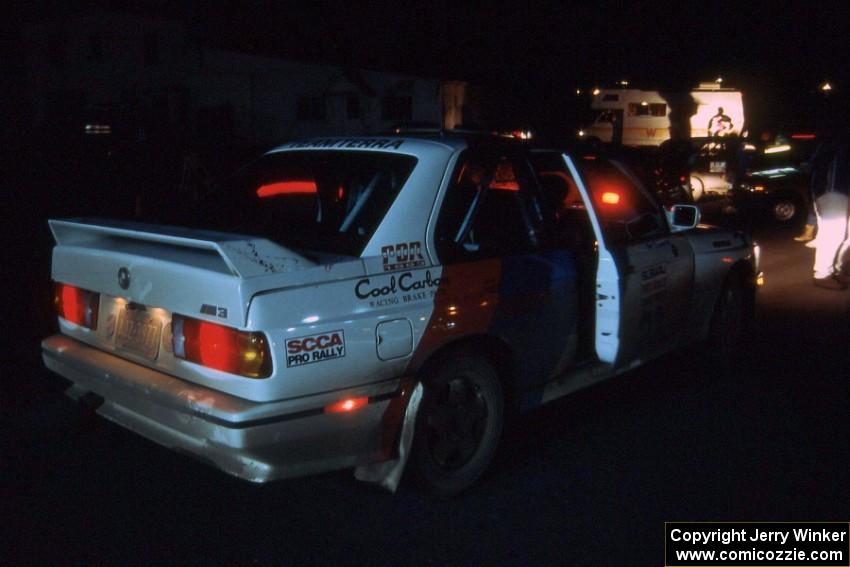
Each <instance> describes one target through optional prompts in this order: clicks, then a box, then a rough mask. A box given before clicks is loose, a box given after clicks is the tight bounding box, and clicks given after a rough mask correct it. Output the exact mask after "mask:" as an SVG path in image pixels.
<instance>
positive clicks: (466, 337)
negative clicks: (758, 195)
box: [42, 133, 759, 494]
mask: <svg viewBox="0 0 850 567" xmlns="http://www.w3.org/2000/svg"><path fill="white" fill-rule="evenodd" d="M205 201H207V202H206V203H204V204H203V207H205V208H201V204H199V208H198V211H196V213H197V215H196V216H197V217H200V220H201V221H202V222H205V223H206V224H205V225H204V226H205V227H206V228H207V229H196V228H187V227H186V226H166V225H157V224H142V223H131V222H120V221H103V220H90V219H76V220H51V221H50V227H51V229H52V231H53V235H54V237H55V240H56V247H55V248H54V250H53V264H52V276H53V279H54V281H55V282H56V283H55V301H56V306H57V310H58V314H59V329H60V334H57V335H55V336H52V337H49V338H47V339H45V340H44V342H43V344H42V346H43V357H44V362H45V364H46V365H47V367H48V368H50V369H51V370H53V371H55V372H57V373H58V374H60V375H62V376H64V377H65V378H67V379H68V380H70V381H71V382H72V385H71V386H70V388H69V390H68V394H69V395H70V396H71V397H72V398H78V399H79V398H83V399H85V400H88V401H90V402H93V403H94V404H95V406H96V407H97V408H98V412H99V413H100V414H102V415H103V416H104V417H106V418H108V419H110V420H112V421H114V422H116V423H118V424H120V425H122V426H124V427H127V428H128V429H131V430H133V431H135V432H137V433H139V434H140V435H143V436H145V437H147V438H149V439H152V440H154V441H156V442H158V443H161V444H163V445H165V446H167V447H171V448H173V449H175V450H178V451H182V452H186V453H190V454H193V455H194V456H196V457H199V458H201V459H203V460H205V461H207V462H209V463H211V464H213V465H214V466H216V467H218V468H220V469H222V470H224V471H226V472H228V473H231V474H233V475H236V476H238V477H241V478H244V479H247V480H250V481H254V482H265V481H268V480H272V479H276V478H282V477H290V476H296V475H303V474H309V473H315V472H319V471H325V470H331V469H340V468H353V467H357V472H358V478H363V479H368V480H377V481H380V482H382V483H383V484H385V485H386V486H388V487H390V488H393V489H394V488H395V486H396V485H397V482H398V479H399V477H400V475H401V472H402V471H403V469H404V468H405V466H407V467H412V468H414V469H415V472H416V473H417V476H418V477H419V478H420V479H421V481H422V482H423V483H424V485H425V486H426V488H428V489H430V490H431V491H433V492H436V493H440V494H451V493H456V492H458V491H460V490H463V489H464V488H466V487H468V486H469V485H471V484H472V483H473V482H474V481H475V480H476V479H477V478H478V477H479V476H480V475H481V473H482V472H483V471H484V470H485V469H486V467H487V465H488V464H489V462H490V460H491V457H492V456H493V454H494V452H495V450H496V447H497V445H498V441H499V438H500V435H501V430H502V425H503V422H504V416H505V414H506V412H507V411H508V410H509V409H514V408H516V409H519V410H526V409H530V408H533V407H535V406H537V405H540V404H542V403H545V402H547V401H550V400H552V399H555V398H558V397H560V396H563V395H565V394H567V393H570V392H572V391H575V390H577V389H579V388H582V387H585V386H587V385H590V384H592V383H594V382H597V381H599V380H602V379H605V378H608V377H611V376H613V375H616V374H618V373H620V372H622V371H625V370H628V369H630V368H633V367H635V366H637V365H640V364H641V363H643V362H645V361H647V360H650V359H652V358H654V357H657V356H659V355H662V354H664V353H666V352H668V351H670V350H672V349H674V348H677V347H679V346H682V345H684V344H686V343H690V342H694V341H700V340H706V339H713V340H715V341H716V342H717V346H716V348H717V349H719V350H721V351H723V349H727V350H730V349H732V348H734V346H735V342H736V340H737V339H738V338H740V337H741V336H742V334H743V333H744V332H745V327H746V324H747V320H748V318H749V317H750V315H751V310H752V305H753V299H754V292H755V289H756V280H757V278H758V276H759V271H758V253H757V251H758V249H757V247H756V246H754V244H753V243H752V242H751V241H750V240H749V239H748V237H747V236H745V235H743V234H740V233H735V232H732V231H727V230H723V229H719V228H715V227H708V226H703V225H699V224H698V222H699V219H698V216H699V215H698V211H697V210H696V209H695V208H693V207H688V206H675V207H674V208H673V210H670V211H667V210H664V209H662V208H661V207H660V206H659V205H658V204H657V203H656V202H655V201H654V200H653V199H652V197H651V196H650V195H649V194H648V193H647V192H646V190H645V189H644V188H643V187H642V186H641V185H640V183H639V182H638V181H637V180H636V179H635V178H634V177H633V176H632V174H631V173H630V172H629V170H628V169H626V168H625V167H624V166H622V165H621V164H620V163H618V162H617V161H614V160H610V159H607V158H605V157H603V156H601V155H596V154H589V153H585V152H582V151H578V152H573V153H563V152H560V151H533V150H530V149H528V148H527V147H525V146H523V145H521V144H520V143H514V142H512V141H510V140H506V139H503V138H498V137H494V136H483V135H472V134H465V135H464V134H460V133H434V134H433V135H422V134H420V135H416V136H413V135H411V136H407V137H405V136H393V137H383V138H378V137H371V138H356V139H352V138H322V139H311V140H305V141H299V142H293V143H288V144H285V145H283V146H281V147H279V148H276V149H274V150H272V151H270V152H268V153H267V154H265V155H264V156H262V157H261V158H260V159H258V160H257V161H256V162H254V163H253V164H251V165H250V166H248V167H246V168H244V169H243V170H242V171H241V172H240V173H239V174H238V175H237V176H236V177H235V178H234V182H233V184H232V185H231V186H229V187H228V188H227V189H226V190H222V191H221V192H219V193H217V194H214V195H211V196H209V197H208V198H207V199H205ZM207 205H209V206H207ZM196 220H197V219H196Z"/></svg>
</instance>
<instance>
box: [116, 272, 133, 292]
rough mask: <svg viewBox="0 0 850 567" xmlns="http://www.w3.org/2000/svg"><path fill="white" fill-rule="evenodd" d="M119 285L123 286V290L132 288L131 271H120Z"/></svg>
mask: <svg viewBox="0 0 850 567" xmlns="http://www.w3.org/2000/svg"><path fill="white" fill-rule="evenodd" d="M118 285H119V286H121V289H127V288H128V287H130V270H128V269H127V268H121V269H120V270H118Z"/></svg>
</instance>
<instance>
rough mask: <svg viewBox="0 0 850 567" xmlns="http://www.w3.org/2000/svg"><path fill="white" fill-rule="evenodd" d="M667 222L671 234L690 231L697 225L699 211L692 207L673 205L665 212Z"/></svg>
mask: <svg viewBox="0 0 850 567" xmlns="http://www.w3.org/2000/svg"><path fill="white" fill-rule="evenodd" d="M667 220H668V221H669V222H670V230H671V231H672V232H682V231H684V230H690V229H692V228H694V227H695V226H696V225H698V224H699V220H700V213H699V209H698V208H697V207H695V206H693V205H673V206H672V207H670V210H669V211H667Z"/></svg>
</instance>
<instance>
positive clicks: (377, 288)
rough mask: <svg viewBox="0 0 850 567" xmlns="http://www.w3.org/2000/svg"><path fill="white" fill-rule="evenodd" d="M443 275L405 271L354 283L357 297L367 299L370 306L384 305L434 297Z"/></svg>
mask: <svg viewBox="0 0 850 567" xmlns="http://www.w3.org/2000/svg"><path fill="white" fill-rule="evenodd" d="M441 283H442V284H445V283H447V282H445V277H435V276H434V275H432V273H431V270H426V271H425V272H424V273H423V272H421V271H417V272H405V273H403V274H401V275H399V276H390V277H388V278H387V277H383V278H382V277H369V278H363V279H361V280H358V281H357V283H356V284H354V295H355V296H357V299H368V300H369V306H370V307H386V306H389V305H399V304H403V303H410V302H413V301H422V300H425V299H430V298H432V297H434V295H435V294H436V293H437V288H438V287H439V286H440V284H441Z"/></svg>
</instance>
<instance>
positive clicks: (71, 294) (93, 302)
mask: <svg viewBox="0 0 850 567" xmlns="http://www.w3.org/2000/svg"><path fill="white" fill-rule="evenodd" d="M53 302H54V304H55V305H56V311H57V313H58V314H59V316H60V317H62V318H63V319H65V320H66V321H70V322H71V323H74V324H77V325H81V326H83V327H88V328H89V329H92V330H94V329H97V310H98V305H99V304H100V294H99V293H95V292H92V291H88V290H85V289H80V288H78V287H74V286H72V285H68V284H63V283H57V284H55V287H54V290H53Z"/></svg>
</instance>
